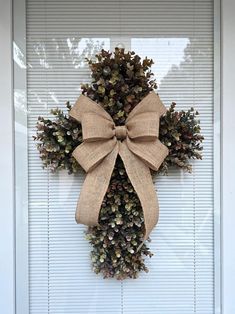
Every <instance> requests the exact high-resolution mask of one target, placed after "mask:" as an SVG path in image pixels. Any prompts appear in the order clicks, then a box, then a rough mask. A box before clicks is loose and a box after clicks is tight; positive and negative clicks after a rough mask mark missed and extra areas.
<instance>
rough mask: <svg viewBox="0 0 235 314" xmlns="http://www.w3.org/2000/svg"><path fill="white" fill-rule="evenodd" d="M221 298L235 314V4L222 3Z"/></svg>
mask: <svg viewBox="0 0 235 314" xmlns="http://www.w3.org/2000/svg"><path fill="white" fill-rule="evenodd" d="M221 9H222V12H221V13H222V33H221V35H222V46H221V47H222V51H221V52H222V72H221V74H222V155H223V156H222V178H223V182H222V184H223V194H222V229H223V230H222V254H223V256H222V270H223V271H222V276H223V277H222V282H223V286H222V296H223V302H222V303H223V314H234V313H235V139H234V136H235V101H234V99H235V85H234V84H235V17H234V14H235V1H234V0H222V8H221Z"/></svg>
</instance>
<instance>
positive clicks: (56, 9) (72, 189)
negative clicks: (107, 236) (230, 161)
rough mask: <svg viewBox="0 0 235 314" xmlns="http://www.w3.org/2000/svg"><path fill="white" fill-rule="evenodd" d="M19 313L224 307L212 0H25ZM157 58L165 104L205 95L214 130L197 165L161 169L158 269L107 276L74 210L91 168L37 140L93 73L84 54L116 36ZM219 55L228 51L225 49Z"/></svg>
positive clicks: (205, 118) (19, 43)
mask: <svg viewBox="0 0 235 314" xmlns="http://www.w3.org/2000/svg"><path fill="white" fill-rule="evenodd" d="M14 12H15V21H14V61H15V66H14V74H15V82H14V96H15V97H14V101H15V113H16V114H15V124H16V146H15V150H16V227H17V231H16V239H17V240H16V246H17V254H16V258H17V260H16V269H17V272H16V275H17V285H16V294H17V299H16V300H17V310H18V312H17V314H26V313H30V314H36V313H38V314H44V313H51V314H59V313H65V314H70V313H73V314H78V313H79V314H88V313H89V314H94V313H102V314H110V313H112V314H116V313H117V314H119V313H120V314H121V313H123V314H131V313H135V314H143V313H147V314H182V313H185V314H193V313H197V314H214V313H216V307H217V306H219V293H218V291H219V289H220V287H219V285H218V284H217V279H218V278H219V265H218V263H219V260H218V259H215V258H214V257H215V256H219V242H216V241H215V239H216V240H217V239H218V238H219V224H218V221H219V219H218V216H217V214H218V213H219V198H218V194H217V197H216V198H215V197H214V195H215V194H216V193H217V192H218V182H219V181H218V178H216V177H215V176H214V174H215V173H216V169H217V170H218V158H216V156H215V151H214V149H213V147H214V141H215V139H214V131H215V122H216V119H217V118H218V115H217V110H218V108H219V104H218V103H217V101H215V97H214V95H215V93H216V91H215V90H214V86H215V85H214V83H215V82H217V81H216V80H217V79H218V78H217V77H216V75H215V73H214V65H215V59H216V58H218V56H217V55H215V54H214V51H215V47H216V45H217V44H218V43H217V42H216V41H215V35H214V25H215V19H214V3H213V0H203V1H198V0H187V1H186V0H155V1H153V0H146V1H142V2H141V1H139V0H138V1H135V0H127V1H124V0H122V1H116V0H100V1H99V0H98V1H94V0H87V1H85V0H84V1H83V0H81V1H80V0H79V1H74V0H67V1H65V0H57V1H55V0H46V1H42V0H27V1H26V2H25V1H24V0H15V1H14ZM120 43H121V44H122V45H123V46H125V47H126V48H127V49H131V50H134V51H135V52H136V53H138V54H139V55H140V56H142V57H145V56H148V57H150V58H152V59H153V60H154V61H155V65H154V67H153V71H154V72H155V74H156V78H157V81H158V83H159V89H158V91H159V94H160V96H161V98H162V100H163V102H164V103H165V105H166V106H169V105H170V104H171V102H172V101H175V102H176V103H177V106H178V108H179V109H188V108H190V107H191V106H194V107H195V108H197V109H198V111H199V112H200V120H201V127H202V133H203V135H204V136H205V142H204V153H203V160H202V161H198V162H195V163H193V172H192V174H185V173H182V172H179V171H176V170H172V171H171V172H170V173H169V175H168V176H167V177H158V179H157V186H158V195H159V202H160V208H161V214H160V221H159V224H158V227H157V228H155V231H154V232H153V233H152V236H151V238H152V243H151V250H152V251H153V252H154V257H153V258H152V259H151V260H149V261H148V265H149V269H150V272H149V273H148V274H142V275H141V276H140V278H139V279H137V280H126V281H123V282H119V281H115V280H103V279H102V278H101V277H99V276H97V275H95V274H94V273H93V272H92V270H91V267H90V259H89V251H90V248H89V245H88V243H87V241H86V240H85V239H84V233H83V232H84V230H85V228H84V227H83V226H81V225H77V224H76V223H75V221H74V211H75V207H76V201H77V198H78V194H79V190H80V188H81V185H82V182H83V179H84V177H83V175H82V174H81V173H80V174H79V175H77V176H73V175H70V176H69V175H67V173H66V172H61V173H59V174H51V173H49V172H48V171H47V170H43V169H42V167H41V161H40V159H39V156H38V152H37V150H36V147H35V143H34V142H33V140H32V136H33V135H34V133H35V124H36V121H37V117H38V116H39V115H41V116H50V109H52V108H55V107H59V108H63V109H64V108H65V106H64V104H65V102H66V101H68V100H69V101H70V102H71V103H74V101H75V100H76V98H77V97H78V96H79V94H80V88H79V86H80V84H81V83H84V82H88V81H89V70H88V67H87V66H86V64H85V63H84V57H86V56H92V55H94V54H95V52H96V51H98V50H99V49H101V48H102V47H103V48H105V49H113V48H114V47H115V46H116V45H117V44H120ZM217 61H218V60H217Z"/></svg>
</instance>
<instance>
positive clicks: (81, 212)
mask: <svg viewBox="0 0 235 314" xmlns="http://www.w3.org/2000/svg"><path fill="white" fill-rule="evenodd" d="M117 154H118V144H116V145H115V147H114V149H113V150H112V151H111V153H109V154H108V155H107V156H106V157H105V158H104V159H103V160H102V161H101V162H100V163H99V165H98V166H97V167H95V168H94V169H93V170H91V171H88V172H87V175H86V178H85V181H84V184H83V186H82V190H81V193H80V196H79V200H78V204H77V210H76V221H77V223H82V224H85V225H88V226H94V225H98V221H99V213H100V208H101V205H102V201H103V199H104V196H105V193H106V191H107V189H108V186H109V182H110V178H111V175H112V172H113V168H114V165H115V161H116V158H117Z"/></svg>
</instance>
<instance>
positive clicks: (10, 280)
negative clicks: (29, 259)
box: [0, 0, 15, 314]
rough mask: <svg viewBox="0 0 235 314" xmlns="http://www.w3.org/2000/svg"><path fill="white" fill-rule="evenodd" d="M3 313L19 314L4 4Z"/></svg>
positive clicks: (0, 119)
mask: <svg viewBox="0 0 235 314" xmlns="http://www.w3.org/2000/svg"><path fill="white" fill-rule="evenodd" d="M0 8H1V9H0V43H1V50H0V69H1V71H0V95H1V105H0V106H1V115H0V147H1V163H0V173H1V179H0V199H1V207H0V278H1V281H0V282H1V283H0V312H1V313H4V314H13V313H15V270H14V269H15V265H14V264H15V262H14V259H15V256H14V255H15V253H14V251H15V249H14V234H15V232H14V145H13V144H14V141H13V138H14V132H13V129H14V127H13V124H14V117H13V88H12V81H13V75H12V3H11V0H0Z"/></svg>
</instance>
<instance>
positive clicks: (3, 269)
mask: <svg viewBox="0 0 235 314" xmlns="http://www.w3.org/2000/svg"><path fill="white" fill-rule="evenodd" d="M195 1H196V0H195ZM218 6H220V1H219V0H215V9H216V7H217V9H218ZM215 12H218V10H215ZM234 12H235V1H234V0H221V28H220V23H217V24H216V25H215V26H216V27H215V36H216V32H217V33H219V32H220V29H221V64H220V65H219V64H215V73H216V72H217V71H220V69H221V85H220V86H219V85H218V86H215V91H216V90H217V91H218V92H217V93H215V99H216V98H218V97H220V90H221V104H222V105H221V108H222V110H221V111H222V112H221V115H220V117H221V118H220V122H221V144H222V145H221V153H220V154H219V150H218V149H217V148H216V147H215V160H216V159H217V160H218V158H220V160H221V172H220V171H219V169H218V175H220V174H221V186H222V189H221V192H222V193H221V196H222V197H221V209H222V215H221V218H220V217H217V218H216V219H221V229H222V230H221V238H220V239H218V241H220V240H221V255H220V256H215V258H217V259H220V258H221V261H222V264H221V265H222V266H221V274H222V277H221V278H216V280H217V282H220V279H221V297H222V314H234V313H235V298H234V291H235V251H234V243H233V239H235V227H234V225H233V224H234V221H235V209H234V204H235V179H234V176H235V160H234V155H235V147H234V145H233V144H234V142H235V141H234V138H233V136H234V134H235V123H234V117H235V104H234V101H233V98H234V95H233V90H234V89H235V88H234V82H235V62H234V56H235V40H234V34H235V19H234ZM215 38H216V37H215ZM0 43H1V45H0V47H1V49H0V95H1V105H0V107H1V109H2V110H1V115H0V147H1V162H0V169H1V172H0V173H1V177H0V178H1V179H0V199H1V207H0V311H1V313H3V314H15V239H14V238H15V222H14V221H15V212H14V115H13V87H12V82H13V72H12V68H13V66H12V1H11V0H0ZM219 53H220V52H219V51H215V56H216V54H219ZM218 115H219V112H218V111H216V112H215V118H216V117H217V116H218ZM215 120H216V119H215ZM220 122H219V121H218V123H217V124H216V125H215V128H216V130H217V131H219V129H220ZM215 189H216V191H217V192H218V193H219V190H218V189H219V186H217V187H215ZM215 297H216V298H217V296H215ZM216 312H217V313H219V312H220V309H217V310H216ZM25 314H26V313H25Z"/></svg>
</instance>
